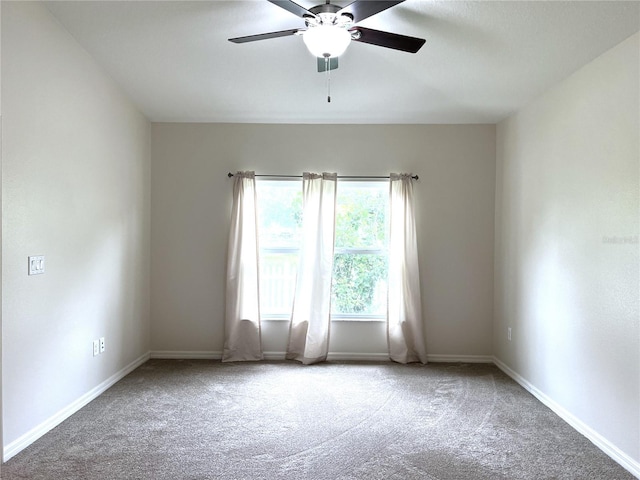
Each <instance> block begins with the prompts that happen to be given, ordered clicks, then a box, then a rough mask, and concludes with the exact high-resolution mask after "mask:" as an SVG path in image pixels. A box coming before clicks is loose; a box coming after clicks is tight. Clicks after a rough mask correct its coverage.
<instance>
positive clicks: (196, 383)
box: [0, 360, 634, 480]
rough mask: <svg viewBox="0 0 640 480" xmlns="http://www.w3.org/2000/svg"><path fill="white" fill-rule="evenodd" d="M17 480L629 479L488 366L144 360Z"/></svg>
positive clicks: (8, 468) (55, 434) (22, 462)
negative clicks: (228, 362) (308, 364)
mask: <svg viewBox="0 0 640 480" xmlns="http://www.w3.org/2000/svg"><path fill="white" fill-rule="evenodd" d="M0 476H1V478H2V479H3V480H13V479H23V478H28V479H56V480H71V479H82V480H88V479H109V480H117V479H154V480H155V479H214V478H215V479H218V478H219V479H270V480H271V479H296V480H301V479H305V480H306V479H323V480H324V479H331V480H333V479H344V480H346V479H367V480H375V479H384V480H389V479H403V480H404V479H427V480H435V479H438V480H444V479H451V480H454V479H455V480H461V479H474V480H481V479H491V480H497V479H509V480H511V479H536V480H538V479H589V480H595V479H607V480H613V479H616V480H623V479H633V478H634V477H633V476H632V475H631V474H630V473H628V472H627V471H626V470H624V469H623V468H622V467H620V466H619V465H618V464H616V463H615V462H614V461H613V460H611V459H610V458H609V457H607V456H606V455H605V454H604V453H602V452H601V451H600V450H599V449H598V448H597V447H595V446H594V445H593V444H591V442H589V441H588V440H587V439H586V438H584V437H583V436H581V435H580V434H579V433H577V432H576V431H575V430H573V429H572V428H571V427H570V426H569V425H567V424H566V423H565V422H564V421H562V420H561V419H560V418H558V417H557V416H556V415H555V414H554V413H553V412H551V411H550V410H549V409H547V408H546V407H545V406H544V405H542V404H541V403H540V402H538V401H537V400H536V399H535V398H534V397H532V396H531V395H530V394H529V393H527V392H526V391H525V390H523V389H522V388H521V387H520V386H519V385H517V384H516V383H515V382H514V381H513V380H511V379H510V378H508V377H507V376H506V375H504V374H503V373H502V372H501V371H500V370H499V369H498V368H496V367H495V366H492V365H465V364H462V365H460V364H430V365H427V366H421V365H398V364H393V363H382V364H372V363H325V364H321V365H315V366H307V367H305V366H302V365H299V364H297V363H289V362H265V363H245V364H222V363H220V362H213V361H176V360H152V361H149V362H148V363H146V364H144V365H143V366H141V367H140V368H138V369H137V370H136V371H134V372H133V373H131V374H130V375H128V376H127V377H126V378H124V379H123V380H121V381H120V382H119V383H117V384H116V385H114V386H113V387H112V388H111V389H109V390H108V391H107V392H105V393H104V394H103V395H101V396H100V397H99V398H97V399H96V400H94V401H93V402H91V403H90V404H89V405H87V406H86V407H85V408H84V409H82V410H81V411H80V412H78V413H76V414H75V415H73V416H72V417H71V418H69V419H68V420H67V421H65V422H64V423H63V424H62V425H60V426H58V427H57V428H55V429H54V430H52V431H51V432H49V433H48V434H47V435H45V436H44V437H42V438H41V439H39V440H38V441H37V442H35V443H34V444H33V445H31V446H30V447H28V448H27V449H26V450H24V451H22V452H21V453H19V454H18V455H17V456H15V457H14V458H12V459H11V460H10V461H9V462H7V463H6V464H4V465H2V470H1V474H0Z"/></svg>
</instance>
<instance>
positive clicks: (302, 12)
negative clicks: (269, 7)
mask: <svg viewBox="0 0 640 480" xmlns="http://www.w3.org/2000/svg"><path fill="white" fill-rule="evenodd" d="M268 1H269V2H271V3H273V4H274V5H277V6H279V7H280V8H284V9H285V10H286V11H287V12H291V13H293V14H294V15H296V16H298V17H302V18H304V17H315V15H314V14H313V13H311V12H310V11H309V10H307V9H306V8H304V7H301V6H300V5H298V4H297V3H294V2H292V1H291V0H268Z"/></svg>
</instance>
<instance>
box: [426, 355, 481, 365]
mask: <svg viewBox="0 0 640 480" xmlns="http://www.w3.org/2000/svg"><path fill="white" fill-rule="evenodd" d="M427 361H428V362H433V363H449V362H451V363H493V357H492V356H491V355H427Z"/></svg>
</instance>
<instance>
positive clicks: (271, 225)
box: [256, 180, 302, 248]
mask: <svg viewBox="0 0 640 480" xmlns="http://www.w3.org/2000/svg"><path fill="white" fill-rule="evenodd" d="M256 190H257V194H258V223H259V227H258V228H259V230H258V231H259V232H260V248H298V247H299V246H300V238H301V237H300V236H301V230H302V184H301V183H300V181H295V182H287V181H277V182H276V181H264V180H260V181H258V182H256Z"/></svg>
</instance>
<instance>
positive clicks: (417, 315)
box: [387, 173, 427, 363]
mask: <svg viewBox="0 0 640 480" xmlns="http://www.w3.org/2000/svg"><path fill="white" fill-rule="evenodd" d="M389 182H390V198H389V210H390V217H391V218H390V224H391V226H390V235H389V293H388V295H389V297H388V306H387V308H388V314H387V340H388V343H389V357H390V358H391V360H393V361H394V362H399V363H410V362H422V363H427V353H426V348H425V340H424V328H423V323H422V305H421V303H420V302H421V300H420V274H419V269H418V265H419V263H418V241H417V236H416V222H415V212H414V202H413V182H412V181H411V175H408V174H395V173H392V174H391V175H390V180H389Z"/></svg>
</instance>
